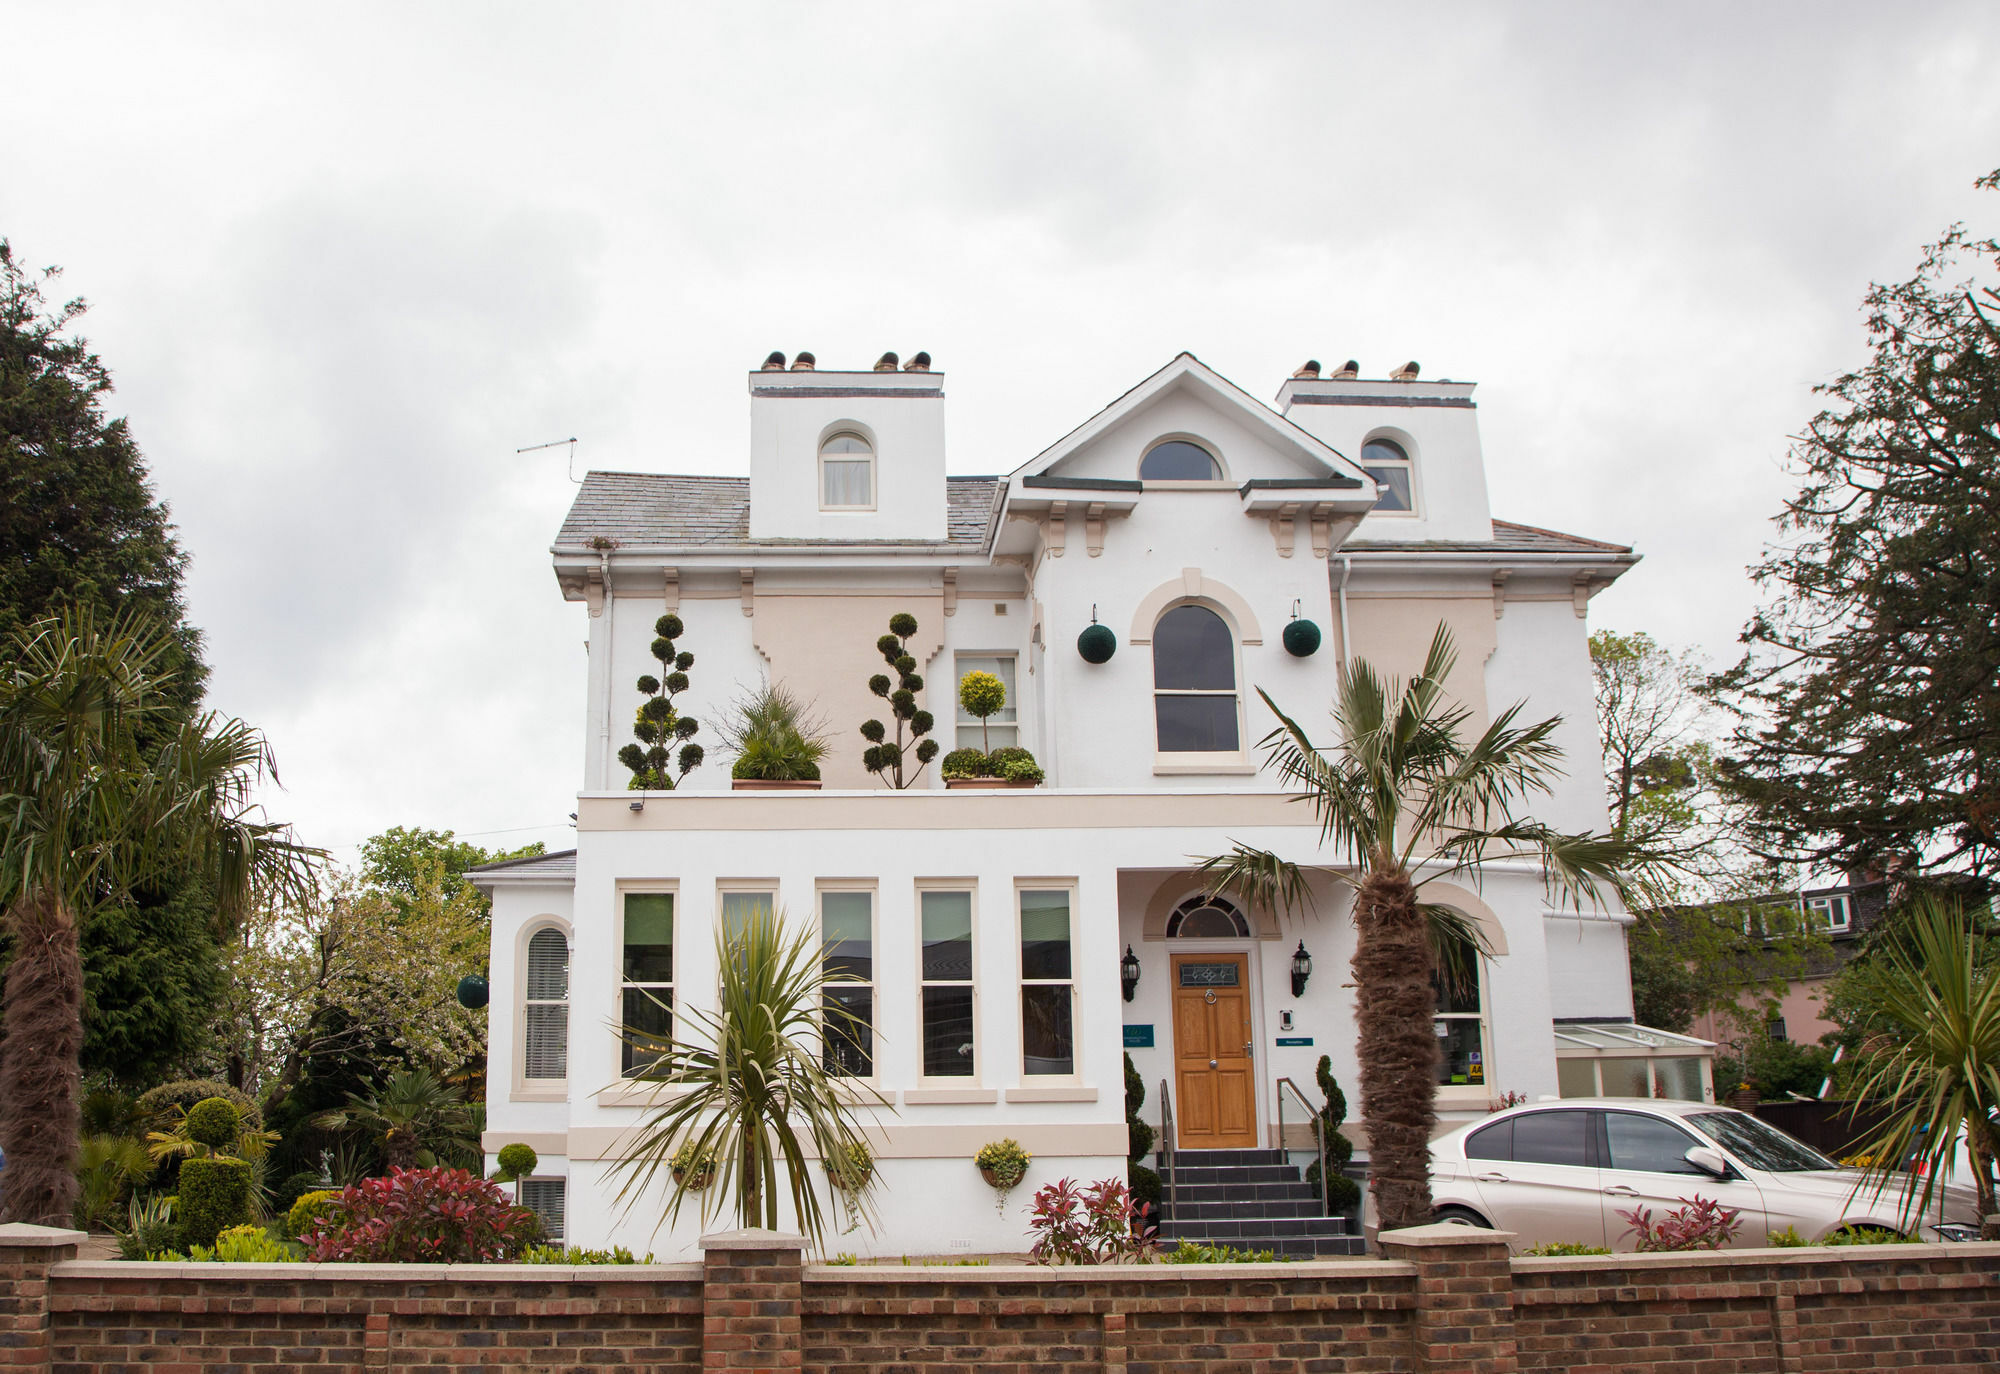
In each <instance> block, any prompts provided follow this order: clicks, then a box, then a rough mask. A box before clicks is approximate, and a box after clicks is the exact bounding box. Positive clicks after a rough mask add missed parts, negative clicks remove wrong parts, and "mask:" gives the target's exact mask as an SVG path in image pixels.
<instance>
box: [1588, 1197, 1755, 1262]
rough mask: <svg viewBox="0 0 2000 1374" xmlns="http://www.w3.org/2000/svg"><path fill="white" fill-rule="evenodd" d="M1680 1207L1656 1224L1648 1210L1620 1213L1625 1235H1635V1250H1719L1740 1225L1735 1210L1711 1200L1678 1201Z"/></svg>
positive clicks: (1741, 1220)
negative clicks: (1623, 1221) (1637, 1241)
mask: <svg viewBox="0 0 2000 1374" xmlns="http://www.w3.org/2000/svg"><path fill="white" fill-rule="evenodd" d="M1680 1201H1681V1205H1680V1206H1679V1207H1677V1208H1675V1209H1674V1210H1673V1211H1671V1212H1669V1213H1667V1214H1666V1215H1665V1216H1664V1217H1662V1218H1660V1220H1658V1221H1657V1222H1656V1221H1654V1220H1653V1210H1652V1208H1650V1207H1635V1208H1633V1209H1632V1210H1631V1211H1629V1212H1620V1213H1619V1214H1618V1215H1619V1216H1621V1217H1623V1218H1624V1219H1625V1220H1626V1222H1627V1223H1628V1224H1629V1227H1630V1229H1628V1230H1627V1231H1626V1232H1625V1234H1626V1235H1628V1236H1637V1237H1638V1240H1639V1243H1638V1245H1637V1246H1636V1247H1635V1248H1636V1249H1638V1250H1641V1251H1648V1250H1720V1249H1721V1248H1722V1247H1723V1246H1725V1245H1727V1244H1729V1242H1730V1241H1731V1240H1732V1239H1734V1238H1735V1235H1736V1233H1737V1231H1739V1230H1741V1229H1742V1226H1743V1212H1742V1209H1741V1208H1738V1207H1724V1206H1723V1205H1722V1204H1721V1203H1719V1202H1716V1201H1715V1200H1714V1199H1712V1198H1705V1197H1699V1196H1697V1197H1695V1198H1692V1199H1690V1198H1682V1199H1681V1200H1680Z"/></svg>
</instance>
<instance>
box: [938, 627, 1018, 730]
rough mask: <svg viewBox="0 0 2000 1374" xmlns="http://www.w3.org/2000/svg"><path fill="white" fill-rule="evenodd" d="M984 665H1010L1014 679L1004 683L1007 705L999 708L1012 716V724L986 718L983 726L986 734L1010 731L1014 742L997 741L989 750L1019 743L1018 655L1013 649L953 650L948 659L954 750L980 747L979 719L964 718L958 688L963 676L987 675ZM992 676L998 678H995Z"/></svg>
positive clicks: (970, 716)
mask: <svg viewBox="0 0 2000 1374" xmlns="http://www.w3.org/2000/svg"><path fill="white" fill-rule="evenodd" d="M988 662H991V663H999V662H1005V663H1010V664H1012V665H1013V675H1014V680H1013V681H1012V682H1008V683H1007V704H1006V705H1005V706H1003V707H1001V708H1000V709H1001V710H1003V711H1011V712H1013V715H1014V718H1013V719H1012V720H1007V721H1001V720H996V719H993V718H991V717H989V718H988V719H987V722H986V724H987V728H988V729H989V730H990V731H994V732H998V731H1002V730H1012V731H1013V732H1014V738H1013V739H1012V740H1005V739H1003V740H1000V741H999V742H998V743H996V744H995V745H994V746H993V747H994V748H995V749H1005V748H1008V747H1009V746H1010V745H1012V746H1016V747H1018V746H1019V745H1020V743H1021V728H1022V727H1021V700H1020V693H1021V655H1020V654H1019V653H1017V652H1016V651H1014V650H1013V649H990V650H972V649H966V650H957V649H954V650H953V651H952V655H951V711H952V740H953V743H952V747H953V748H954V749H979V748H980V747H981V746H980V743H979V718H978V717H977V716H974V715H968V714H967V713H966V710H965V708H964V707H963V706H960V705H959V704H958V684H959V683H961V682H963V681H964V680H965V675H966V674H967V673H975V672H985V671H987V669H986V668H985V667H984V666H983V665H984V663H988ZM995 676H999V675H998V674H995ZM1001 681H1003V682H1006V679H1005V678H1004V677H1003V678H1001ZM995 714H996V715H997V714H998V713H997V712H996V713H995Z"/></svg>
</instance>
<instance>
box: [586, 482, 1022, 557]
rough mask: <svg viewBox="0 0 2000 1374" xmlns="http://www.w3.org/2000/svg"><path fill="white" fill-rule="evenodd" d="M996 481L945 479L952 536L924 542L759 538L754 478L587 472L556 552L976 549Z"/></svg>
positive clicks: (989, 520) (989, 523) (987, 527)
mask: <svg viewBox="0 0 2000 1374" xmlns="http://www.w3.org/2000/svg"><path fill="white" fill-rule="evenodd" d="M1000 485H1001V482H1000V479H999V478H997V477H947V478H945V504H946V508H947V509H946V525H947V534H946V538H945V541H944V542H943V543H942V544H939V543H935V542H933V541H930V540H922V539H915V540H912V539H895V540H832V539H826V540H818V539H752V538H751V537H750V479H749V478H748V477H706V476H694V475H689V474H685V473H655V472H587V473H585V474H584V475H583V485H582V486H581V487H579V488H578V489H577V493H576V500H575V501H573V502H571V503H570V508H569V514H568V515H567V516H565V517H564V519H563V523H562V529H560V530H559V531H557V533H556V541H555V550H554V551H555V552H558V553H561V552H575V551H578V550H582V549H586V548H588V547H590V541H591V540H593V539H611V540H615V541H617V542H618V543H619V544H620V545H624V546H628V547H631V546H637V547H641V548H654V549H663V550H676V551H677V550H693V549H707V550H721V549H730V548H792V547H798V546H816V545H825V546H827V547H838V548H857V547H881V548H904V549H936V550H940V551H943V550H962V551H971V552H977V551H980V550H983V549H984V548H985V547H986V545H987V540H988V536H989V534H990V533H991V531H992V528H993V516H994V506H995V500H994V497H995V494H996V493H997V492H998V490H999V488H1000Z"/></svg>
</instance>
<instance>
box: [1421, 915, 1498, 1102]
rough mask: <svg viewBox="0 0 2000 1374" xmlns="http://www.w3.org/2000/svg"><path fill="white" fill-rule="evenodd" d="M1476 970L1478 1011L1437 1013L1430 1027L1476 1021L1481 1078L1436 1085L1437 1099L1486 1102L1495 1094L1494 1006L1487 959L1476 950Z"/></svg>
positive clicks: (1474, 961)
mask: <svg viewBox="0 0 2000 1374" xmlns="http://www.w3.org/2000/svg"><path fill="white" fill-rule="evenodd" d="M1472 958H1473V970H1474V974H1475V981H1476V982H1477V983H1478V986H1479V1010H1478V1011H1477V1012H1469V1011H1434V1012H1432V1013H1431V1026H1432V1028H1433V1029H1435V1028H1436V1026H1437V1023H1438V1022H1440V1021H1477V1022H1478V1023H1479V1078H1480V1081H1479V1082H1477V1083H1440V1084H1438V1085H1437V1091H1438V1100H1439V1101H1441V1102H1442V1101H1448V1100H1454V1099H1465V1100H1471V1099H1474V1098H1476V1099H1477V1100H1479V1101H1482V1102H1484V1101H1486V1100H1487V1099H1488V1098H1490V1097H1491V1096H1492V1094H1493V1006H1492V1001H1491V997H1490V988H1489V985H1488V982H1487V977H1486V974H1487V968H1486V965H1487V962H1488V961H1487V959H1486V957H1485V956H1484V955H1482V954H1480V953H1479V952H1478V951H1477V950H1474V951H1473V956H1472Z"/></svg>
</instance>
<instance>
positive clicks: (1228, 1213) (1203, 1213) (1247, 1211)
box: [1174, 1196, 1326, 1221]
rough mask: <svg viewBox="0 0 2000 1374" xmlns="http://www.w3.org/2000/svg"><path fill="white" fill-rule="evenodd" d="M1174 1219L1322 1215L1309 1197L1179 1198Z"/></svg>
mask: <svg viewBox="0 0 2000 1374" xmlns="http://www.w3.org/2000/svg"><path fill="white" fill-rule="evenodd" d="M1174 1215H1175V1216H1176V1217H1177V1218H1179V1219H1180V1220H1182V1221H1196V1220H1219V1221H1238V1220H1243V1219H1246V1218H1252V1217H1317V1216H1324V1215H1326V1213H1325V1210H1324V1209H1323V1208H1318V1207H1315V1206H1313V1199H1312V1198H1310V1197H1307V1198H1303V1199H1300V1198H1275V1199H1266V1198H1261V1197H1258V1198H1249V1199H1246V1200H1240V1201H1226V1202H1191V1201H1189V1200H1188V1199H1187V1198H1186V1197H1185V1196H1183V1197H1182V1198H1181V1199H1180V1201H1179V1205H1178V1206H1176V1207H1175V1208H1174Z"/></svg>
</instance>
